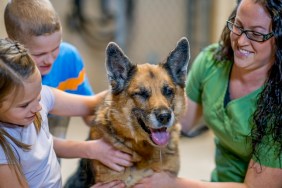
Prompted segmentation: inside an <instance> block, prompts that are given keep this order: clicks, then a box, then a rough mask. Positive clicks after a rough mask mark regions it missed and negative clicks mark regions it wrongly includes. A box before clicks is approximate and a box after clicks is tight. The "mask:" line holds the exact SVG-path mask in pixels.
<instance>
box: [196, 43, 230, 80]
mask: <svg viewBox="0 0 282 188" xmlns="http://www.w3.org/2000/svg"><path fill="white" fill-rule="evenodd" d="M218 50H219V44H218V43H215V44H211V45H209V46H207V47H206V48H204V49H203V50H202V51H201V52H200V53H199V54H198V56H197V57H196V58H195V60H194V61H193V63H192V64H191V69H192V70H194V71H196V72H197V74H199V75H207V74H210V73H212V72H213V71H218V70H220V67H221V68H222V67H226V65H227V67H229V66H228V65H230V63H228V62H219V61H217V60H216V58H215V54H216V52H217V51H218Z"/></svg>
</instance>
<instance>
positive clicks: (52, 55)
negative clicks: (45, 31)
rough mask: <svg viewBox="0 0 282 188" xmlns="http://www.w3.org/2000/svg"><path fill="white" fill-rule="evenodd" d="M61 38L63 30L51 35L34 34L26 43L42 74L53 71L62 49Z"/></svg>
mask: <svg viewBox="0 0 282 188" xmlns="http://www.w3.org/2000/svg"><path fill="white" fill-rule="evenodd" d="M61 40H62V32H61V31H57V32H55V33H52V34H50V35H42V36H33V37H31V38H30V40H29V42H27V43H26V44H25V47H26V48H27V49H28V50H29V52H30V54H31V56H32V58H33V60H34V61H35V62H36V65H37V68H38V69H39V71H40V73H41V75H46V74H48V73H49V72H50V71H51V69H52V65H53V63H54V62H55V60H56V58H57V57H58V54H59V51H60V44H61Z"/></svg>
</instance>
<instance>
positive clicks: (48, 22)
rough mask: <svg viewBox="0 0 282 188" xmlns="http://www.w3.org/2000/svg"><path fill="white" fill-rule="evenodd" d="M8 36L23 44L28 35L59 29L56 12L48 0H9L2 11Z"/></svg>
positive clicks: (48, 32) (47, 32) (47, 33)
mask: <svg viewBox="0 0 282 188" xmlns="http://www.w3.org/2000/svg"><path fill="white" fill-rule="evenodd" d="M4 21H5V27H6V32H7V34H8V36H9V38H11V39H13V40H16V41H19V42H21V43H22V44H25V43H26V42H28V41H29V39H30V37H33V36H42V35H49V34H53V33H54V32H57V31H60V30H61V23H60V19H59V16H58V14H57V12H56V11H55V9H54V7H53V5H52V4H51V2H50V1H49V0H10V1H9V2H8V3H7V5H6V7H5V11H4Z"/></svg>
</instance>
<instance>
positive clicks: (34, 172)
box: [0, 39, 131, 188]
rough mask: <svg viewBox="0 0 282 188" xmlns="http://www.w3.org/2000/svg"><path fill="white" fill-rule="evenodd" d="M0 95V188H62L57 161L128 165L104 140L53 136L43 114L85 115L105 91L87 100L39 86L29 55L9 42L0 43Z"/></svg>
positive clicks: (89, 112) (39, 81)
mask: <svg viewBox="0 0 282 188" xmlns="http://www.w3.org/2000/svg"><path fill="white" fill-rule="evenodd" d="M0 90H1V94H0V187H48V188H50V187H55V188H58V187H62V181H61V174H60V166H59V163H58V160H57V157H65V158H73V157H79V158H90V159H97V160H100V161H101V162H102V163H104V164H105V165H107V166H109V167H110V168H113V169H114V170H117V171H121V170H123V166H130V165H131V162H130V156H129V155H128V154H125V153H122V152H120V151H116V150H114V149H113V147H112V146H109V145H108V144H106V143H105V142H104V141H103V140H95V141H68V140H61V139H56V138H54V137H52V135H51V134H50V133H49V129H48V119H47V114H48V113H54V114H56V115H64V116H71V115H77V116H84V115H90V114H92V113H93V112H92V109H94V107H95V106H96V105H98V104H99V102H100V101H101V100H103V97H104V95H105V93H106V92H102V93H100V94H97V95H95V96H94V97H93V96H91V97H86V96H79V95H74V94H67V93H65V92H62V91H59V90H57V89H52V88H49V87H47V86H42V85H41V75H40V72H39V71H38V69H37V68H36V65H35V63H34V61H33V60H32V59H31V56H30V55H29V54H28V53H27V51H26V50H25V49H24V48H23V46H22V45H20V44H19V43H17V42H13V41H11V40H9V39H0Z"/></svg>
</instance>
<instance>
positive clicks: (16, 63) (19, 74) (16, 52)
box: [0, 39, 41, 180]
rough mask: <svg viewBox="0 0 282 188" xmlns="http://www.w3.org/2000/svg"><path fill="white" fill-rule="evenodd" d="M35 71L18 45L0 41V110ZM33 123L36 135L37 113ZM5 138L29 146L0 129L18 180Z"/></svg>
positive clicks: (1, 142) (1, 141) (15, 162)
mask: <svg viewBox="0 0 282 188" xmlns="http://www.w3.org/2000/svg"><path fill="white" fill-rule="evenodd" d="M35 71H36V65H35V63H34V61H33V60H32V58H31V56H30V55H29V54H28V52H27V50H26V49H25V48H24V47H23V46H22V45H21V44H20V43H18V42H14V41H12V40H10V39H0V91H1V92H0V108H1V107H2V106H3V102H4V101H5V100H6V98H7V97H8V95H11V93H14V97H16V96H17V95H19V92H18V91H19V90H20V89H21V88H23V87H24V85H23V82H24V81H25V80H27V79H28V78H29V77H30V76H31V75H33V74H34V73H35ZM33 123H34V125H35V127H36V130H37V133H38V132H39V131H40V128H41V116H40V113H39V112H38V113H36V115H35V120H34V122H33ZM7 138H8V139H10V140H11V141H13V142H14V143H15V144H16V145H17V146H18V147H20V148H22V149H23V150H30V145H27V144H25V143H22V142H20V141H18V140H16V139H15V138H13V137H12V136H11V135H9V133H7V132H6V131H5V130H4V129H3V128H0V146H1V147H2V148H3V151H4V153H5V155H6V157H7V160H8V165H9V166H10V167H12V166H11V165H13V167H14V165H15V167H16V168H15V172H16V174H17V177H18V179H19V180H20V175H21V176H22V177H24V175H23V172H22V168H21V164H20V163H19V161H18V160H17V158H16V157H15V154H14V152H13V150H12V147H11V146H10V144H9V143H8V140H7ZM19 173H20V174H19Z"/></svg>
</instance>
